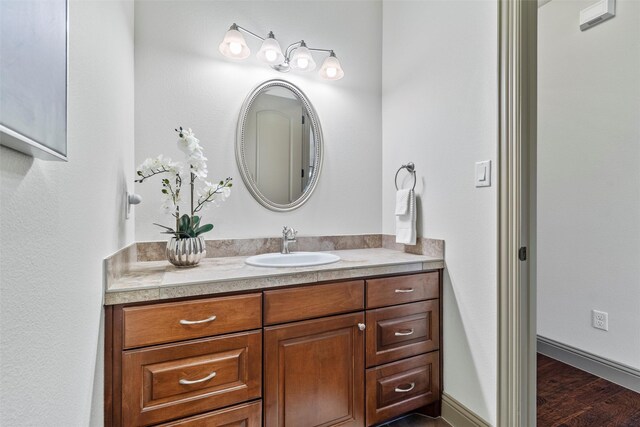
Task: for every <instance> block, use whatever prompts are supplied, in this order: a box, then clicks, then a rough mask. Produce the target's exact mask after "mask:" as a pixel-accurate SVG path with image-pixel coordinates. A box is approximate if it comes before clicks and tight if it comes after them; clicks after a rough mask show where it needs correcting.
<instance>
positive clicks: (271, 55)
mask: <svg viewBox="0 0 640 427" xmlns="http://www.w3.org/2000/svg"><path fill="white" fill-rule="evenodd" d="M264 57H265V58H266V60H267V61H268V62H274V61H275V60H276V59H277V58H278V54H277V53H276V52H275V51H273V50H267V51H266V52H265V53H264Z"/></svg>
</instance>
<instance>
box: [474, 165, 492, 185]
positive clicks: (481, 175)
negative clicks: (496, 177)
mask: <svg viewBox="0 0 640 427" xmlns="http://www.w3.org/2000/svg"><path fill="white" fill-rule="evenodd" d="M475 179H476V187H491V160H485V161H483V162H476V176H475Z"/></svg>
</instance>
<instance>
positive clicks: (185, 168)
mask: <svg viewBox="0 0 640 427" xmlns="http://www.w3.org/2000/svg"><path fill="white" fill-rule="evenodd" d="M175 131H176V132H178V148H179V149H180V150H181V151H182V152H184V153H185V156H186V159H185V162H184V163H179V162H173V161H172V160H171V159H170V158H168V157H164V156H163V155H162V154H161V155H159V156H158V157H156V158H149V159H146V160H145V161H144V162H142V164H141V165H140V166H138V170H137V171H136V174H137V175H138V179H136V180H135V182H140V183H141V182H144V181H146V180H147V179H149V178H151V177H152V176H155V175H160V174H168V175H169V178H163V179H162V190H161V191H162V207H163V209H164V211H165V212H167V213H170V214H171V215H172V216H173V217H174V218H175V220H176V225H175V228H171V227H167V226H164V225H161V224H156V223H154V224H155V225H157V226H159V227H162V228H163V229H164V231H163V233H165V234H173V235H174V236H175V237H176V238H177V239H187V238H190V237H198V236H199V235H201V234H203V233H206V232H208V231H211V230H212V229H213V224H200V220H201V217H200V216H198V215H196V213H198V212H200V211H202V210H203V209H204V208H205V207H206V206H208V205H209V204H212V205H214V206H218V205H219V204H220V203H221V202H223V201H225V200H226V199H227V198H228V197H229V195H230V194H231V186H232V183H231V181H232V179H231V178H226V179H224V180H221V181H219V182H218V183H213V184H212V183H211V182H208V181H206V180H205V178H206V177H207V174H208V171H207V158H206V157H205V156H204V154H203V151H202V146H201V145H200V140H198V138H196V136H195V135H194V134H193V131H192V130H191V129H183V128H182V127H180V128H179V129H176V130H175ZM184 178H186V180H188V182H189V187H190V214H186V213H185V214H183V215H182V216H180V203H181V202H182V195H181V190H182V183H183V180H185V179H184ZM198 180H202V181H203V183H204V185H201V186H198V185H196V183H197V181H198Z"/></svg>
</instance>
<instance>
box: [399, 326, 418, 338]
mask: <svg viewBox="0 0 640 427" xmlns="http://www.w3.org/2000/svg"><path fill="white" fill-rule="evenodd" d="M413 332H414V331H413V328H411V329H409V330H408V331H406V332H402V331H398V332H396V336H397V337H406V336H407V335H411V334H413Z"/></svg>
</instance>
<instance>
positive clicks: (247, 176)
mask: <svg viewBox="0 0 640 427" xmlns="http://www.w3.org/2000/svg"><path fill="white" fill-rule="evenodd" d="M272 87H283V88H285V89H288V90H290V91H291V92H293V93H294V94H295V95H296V96H297V97H298V98H299V99H300V101H301V102H302V104H303V106H304V108H305V110H306V111H307V114H308V115H309V119H310V120H311V127H312V129H313V136H314V138H315V140H316V144H315V153H316V156H315V162H314V165H313V166H314V174H313V177H312V178H311V181H310V182H309V184H308V185H307V188H306V189H305V190H304V192H303V193H302V195H301V196H300V197H299V198H298V199H297V200H295V201H293V202H291V203H288V204H279V203H274V202H272V201H271V200H269V199H268V198H267V197H265V196H264V194H262V193H261V192H260V190H259V189H258V186H257V185H256V182H255V181H254V179H253V178H252V177H251V173H250V172H249V169H248V167H247V162H246V161H245V154H244V125H245V123H246V121H247V114H248V113H249V110H250V109H251V106H252V105H253V103H254V101H255V100H256V98H257V97H258V95H260V94H261V93H262V92H264V91H266V90H267V89H269V88H272ZM323 145H324V138H323V137H322V129H321V127H320V121H319V120H318V115H317V113H316V110H315V109H314V108H313V105H312V104H311V102H310V101H309V99H308V98H307V96H306V95H305V94H304V93H303V92H302V91H301V90H300V89H299V88H298V87H297V86H295V85H294V84H292V83H289V82H287V81H285V80H280V79H273V80H267V81H266V82H263V83H260V84H259V85H258V86H256V87H255V88H254V89H253V90H252V91H251V93H249V95H248V96H247V98H246V99H245V101H244V103H243V104H242V109H241V110H240V116H239V117H238V126H237V130H236V162H237V164H238V169H239V170H240V176H242V181H244V184H245V185H246V186H247V188H248V189H249V192H250V193H251V195H252V196H253V197H254V199H256V200H257V201H258V203H260V204H261V205H262V206H264V207H265V208H267V209H270V210H272V211H276V212H288V211H292V210H294V209H297V208H299V207H300V206H302V205H303V204H304V203H305V202H306V201H307V200H309V197H311V194H313V191H314V190H315V188H316V186H317V185H318V179H319V177H320V173H321V171H322V160H323Z"/></svg>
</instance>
